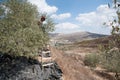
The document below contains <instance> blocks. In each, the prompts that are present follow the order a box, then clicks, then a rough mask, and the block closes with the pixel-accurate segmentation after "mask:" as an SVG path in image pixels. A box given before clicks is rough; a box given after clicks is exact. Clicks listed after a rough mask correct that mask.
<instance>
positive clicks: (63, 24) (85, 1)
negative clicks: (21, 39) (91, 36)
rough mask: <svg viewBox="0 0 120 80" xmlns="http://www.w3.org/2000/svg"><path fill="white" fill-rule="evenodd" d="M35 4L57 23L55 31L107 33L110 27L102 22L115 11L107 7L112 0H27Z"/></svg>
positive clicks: (109, 17) (108, 18) (113, 14)
mask: <svg viewBox="0 0 120 80" xmlns="http://www.w3.org/2000/svg"><path fill="white" fill-rule="evenodd" d="M28 1H29V2H31V3H32V4H35V5H37V7H38V10H39V11H40V12H43V13H44V12H45V13H48V14H49V15H50V16H51V18H53V20H54V21H55V22H56V23H57V24H56V26H55V28H56V30H55V32H61V33H71V32H78V31H89V32H94V33H101V34H109V33H110V28H109V27H105V26H103V23H104V22H107V21H109V20H111V19H112V18H113V17H115V11H114V10H113V9H110V8H108V3H109V4H111V3H112V0H28Z"/></svg>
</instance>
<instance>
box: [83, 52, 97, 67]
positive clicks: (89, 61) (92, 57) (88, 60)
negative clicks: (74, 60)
mask: <svg viewBox="0 0 120 80" xmlns="http://www.w3.org/2000/svg"><path fill="white" fill-rule="evenodd" d="M98 63H99V57H98V55H97V54H95V53H93V54H92V53H91V54H88V55H86V56H85V59H84V64H85V65H86V66H90V67H96V66H97V64H98Z"/></svg>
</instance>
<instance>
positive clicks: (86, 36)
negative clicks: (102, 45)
mask: <svg viewBox="0 0 120 80" xmlns="http://www.w3.org/2000/svg"><path fill="white" fill-rule="evenodd" d="M104 36H107V35H102V34H96V33H90V32H75V33H69V34H61V33H53V34H50V37H51V39H54V40H57V41H61V40H62V41H68V42H72V43H73V42H80V41H83V40H91V39H96V38H100V37H104Z"/></svg>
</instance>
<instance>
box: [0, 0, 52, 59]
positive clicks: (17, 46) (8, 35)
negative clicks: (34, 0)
mask: <svg viewBox="0 0 120 80" xmlns="http://www.w3.org/2000/svg"><path fill="white" fill-rule="evenodd" d="M1 5H4V6H5V10H1V9H2V6H0V11H3V12H2V13H4V15H2V16H3V17H2V18H0V52H2V53H7V54H10V55H13V56H27V57H31V56H35V55H37V52H38V49H39V48H42V47H43V46H44V44H47V41H48V40H49V37H48V32H50V31H53V29H54V23H53V21H52V20H51V19H50V18H49V17H47V19H46V24H43V25H42V24H41V25H38V24H37V22H38V18H39V16H40V15H39V13H38V11H37V8H36V6H35V5H32V4H30V3H29V2H27V1H26V0H7V1H6V2H4V3H3V4H1ZM42 27H44V28H45V31H43V29H42Z"/></svg>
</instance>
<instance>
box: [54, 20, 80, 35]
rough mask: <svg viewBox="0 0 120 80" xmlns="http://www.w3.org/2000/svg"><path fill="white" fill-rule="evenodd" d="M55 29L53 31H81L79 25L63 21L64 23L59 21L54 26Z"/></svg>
mask: <svg viewBox="0 0 120 80" xmlns="http://www.w3.org/2000/svg"><path fill="white" fill-rule="evenodd" d="M55 28H56V31H55V32H60V33H62V32H63V33H70V32H76V31H81V30H80V29H79V26H78V25H76V24H73V23H70V22H65V23H59V24H57V25H56V26H55Z"/></svg>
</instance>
